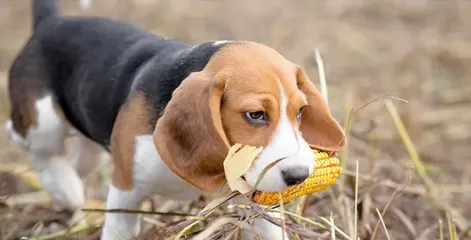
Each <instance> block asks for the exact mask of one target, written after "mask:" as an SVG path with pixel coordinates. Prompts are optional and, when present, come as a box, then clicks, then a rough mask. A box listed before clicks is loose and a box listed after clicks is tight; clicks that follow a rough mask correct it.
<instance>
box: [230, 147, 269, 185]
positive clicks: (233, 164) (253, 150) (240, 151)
mask: <svg viewBox="0 0 471 240" xmlns="http://www.w3.org/2000/svg"><path fill="white" fill-rule="evenodd" d="M241 146H242V145H240V144H235V145H234V146H232V147H231V149H230V150H229V154H228V155H227V157H226V159H225V160H224V172H225V174H226V180H227V185H228V186H229V188H230V189H231V190H232V191H234V190H238V191H240V192H241V193H246V190H247V188H248V187H247V186H249V185H248V184H244V183H243V182H244V181H243V180H242V179H240V177H241V176H242V175H244V173H245V172H247V171H248V170H249V169H250V167H251V166H252V162H253V161H254V160H255V159H256V158H257V156H258V155H259V154H260V152H261V151H262V149H263V148H262V147H259V148H257V147H253V146H244V147H242V148H241ZM249 187H250V186H249ZM250 190H251V187H250V189H249V191H250Z"/></svg>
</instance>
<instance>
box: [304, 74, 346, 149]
mask: <svg viewBox="0 0 471 240" xmlns="http://www.w3.org/2000/svg"><path fill="white" fill-rule="evenodd" d="M296 78H297V84H298V89H299V90H301V91H302V92H303V93H304V95H306V98H307V102H308V105H307V106H306V107H305V108H304V110H303V115H302V118H301V125H300V127H299V130H300V131H301V133H302V136H303V137H304V139H305V140H306V141H307V142H308V143H309V145H310V146H311V147H313V148H316V149H320V150H324V151H338V150H341V149H342V148H343V147H344V146H345V143H346V139H345V133H344V131H343V130H342V128H341V127H340V125H339V123H338V122H337V121H336V120H335V119H334V118H333V116H332V114H331V113H330V111H329V108H328V106H327V103H326V101H325V100H324V99H323V97H322V95H321V94H320V92H319V91H318V90H317V89H316V87H315V86H314V84H313V83H312V81H311V80H310V79H309V77H308V76H307V74H306V72H305V71H304V69H302V68H301V67H299V66H296Z"/></svg>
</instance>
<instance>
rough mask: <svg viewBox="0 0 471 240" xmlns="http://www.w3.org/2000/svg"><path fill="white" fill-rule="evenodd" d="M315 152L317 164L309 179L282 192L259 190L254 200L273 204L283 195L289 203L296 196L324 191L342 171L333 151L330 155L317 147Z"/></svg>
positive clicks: (263, 203) (285, 201)
mask: <svg viewBox="0 0 471 240" xmlns="http://www.w3.org/2000/svg"><path fill="white" fill-rule="evenodd" d="M313 152H314V155H315V161H316V164H315V166H314V171H313V173H312V174H311V175H310V176H309V178H308V179H306V180H305V181H304V182H302V183H300V184H298V185H294V186H291V187H289V188H287V189H285V190H283V191H282V192H281V193H279V192H261V191H257V192H256V193H255V194H254V197H253V200H254V201H255V202H257V203H259V204H262V205H272V204H276V203H278V202H279V200H280V196H283V202H284V203H289V202H291V200H293V199H295V198H298V197H301V196H304V195H309V194H312V193H315V192H320V191H323V190H325V189H327V188H328V187H329V186H330V185H332V184H334V183H335V181H336V180H337V177H338V176H339V175H340V174H341V173H342V168H341V167H340V164H339V159H338V158H337V156H336V154H335V153H332V154H330V156H329V153H327V152H322V151H319V150H315V149H314V150H313ZM280 194H281V195H280Z"/></svg>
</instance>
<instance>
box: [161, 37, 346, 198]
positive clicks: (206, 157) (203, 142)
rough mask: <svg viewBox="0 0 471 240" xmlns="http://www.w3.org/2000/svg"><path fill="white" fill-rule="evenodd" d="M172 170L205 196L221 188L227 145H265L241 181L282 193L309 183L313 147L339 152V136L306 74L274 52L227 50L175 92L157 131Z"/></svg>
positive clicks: (243, 47) (242, 46)
mask: <svg viewBox="0 0 471 240" xmlns="http://www.w3.org/2000/svg"><path fill="white" fill-rule="evenodd" d="M154 143H155V145H156V147H157V149H158V151H159V153H160V154H161V156H162V158H163V159H164V161H165V162H166V163H167V164H168V166H169V168H170V169H171V170H172V171H174V172H175V173H176V174H177V175H178V176H180V177H181V178H182V179H184V180H185V181H187V182H189V183H190V184H192V185H193V186H195V187H197V188H199V189H200V190H203V191H210V192H211V191H215V190H218V188H220V187H221V186H222V185H223V184H224V182H225V177H224V169H223V161H224V159H225V157H226V155H227V153H228V150H229V148H230V146H231V145H233V144H235V143H240V144H243V145H251V146H263V147H264V148H263V151H262V153H261V155H260V156H259V158H258V159H257V160H256V161H255V162H254V163H253V166H252V167H251V168H250V170H249V171H248V172H247V173H246V174H245V178H246V180H247V182H248V183H249V184H250V185H252V186H253V185H255V182H256V181H257V179H258V177H259V175H260V173H261V172H262V171H263V169H264V168H265V167H267V166H268V165H269V164H270V163H273V162H274V161H277V160H278V159H282V158H283V160H282V161H280V162H279V163H277V164H276V165H275V166H274V167H273V168H271V169H270V170H269V171H268V172H267V173H266V174H265V176H264V178H263V179H262V181H261V182H260V183H259V185H258V186H257V189H258V190H262V191H280V190H283V189H285V188H287V187H288V186H290V185H293V184H297V183H299V182H301V181H303V180H304V179H306V178H307V177H308V176H309V175H310V174H311V173H312V171H313V168H314V155H313V153H312V151H311V148H317V149H322V150H326V151H334V150H340V149H342V147H343V146H344V144H345V139H344V132H343V130H342V129H341V127H340V126H339V124H338V123H337V122H336V121H335V120H334V118H333V117H332V115H331V113H330V112H329V110H328V107H327V104H326V102H325V101H324V100H323V98H322V96H321V95H320V93H319V91H317V90H316V88H315V87H314V85H313V83H312V82H311V81H310V79H309V78H308V76H307V75H306V73H305V72H304V70H303V69H302V68H301V67H299V66H297V65H295V64H293V63H291V62H290V61H288V60H286V59H285V58H283V57H282V56H281V55H280V54H279V53H277V52H276V51H275V50H273V49H271V48H269V47H266V46H264V45H261V44H257V43H251V42H239V43H232V44H228V45H226V46H224V47H222V48H221V49H220V50H219V51H218V52H217V53H216V54H214V55H213V56H212V58H211V59H210V61H209V62H208V64H207V65H206V67H205V68H204V69H203V70H202V71H200V72H195V73H192V74H191V75H189V76H188V78H187V79H185V80H184V81H183V82H182V84H181V85H180V86H179V87H178V88H177V89H176V90H175V91H174V93H173V95H172V99H171V100H170V102H169V103H168V105H167V107H166V109H165V111H164V113H163V115H162V117H161V118H160V119H159V120H158V122H157V126H156V129H155V132H154Z"/></svg>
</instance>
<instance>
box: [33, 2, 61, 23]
mask: <svg viewBox="0 0 471 240" xmlns="http://www.w3.org/2000/svg"><path fill="white" fill-rule="evenodd" d="M32 1H33V2H32V3H33V6H32V9H33V29H37V28H38V27H39V25H40V24H41V22H42V21H44V20H45V19H47V18H50V17H54V16H57V15H59V9H58V7H57V0H32Z"/></svg>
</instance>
